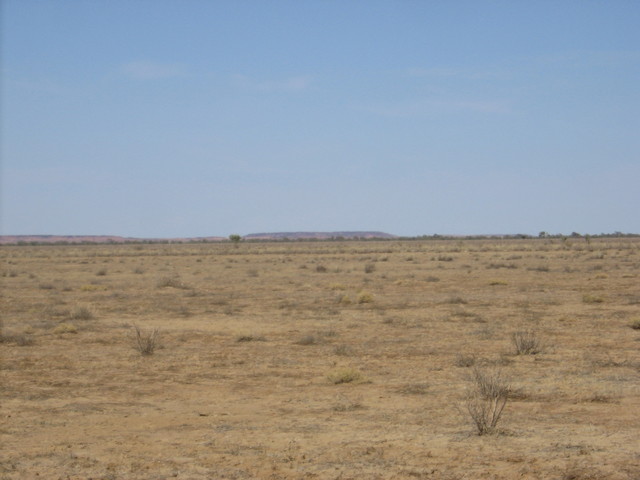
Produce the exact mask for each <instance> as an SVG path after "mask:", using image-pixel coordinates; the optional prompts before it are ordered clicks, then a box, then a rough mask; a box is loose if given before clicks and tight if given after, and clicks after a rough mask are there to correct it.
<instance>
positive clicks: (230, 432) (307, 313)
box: [0, 238, 640, 480]
mask: <svg viewBox="0 0 640 480" xmlns="http://www.w3.org/2000/svg"><path fill="white" fill-rule="evenodd" d="M0 257H1V261H2V262H1V265H2V273H1V275H2V278H1V280H2V296H3V298H2V301H3V306H2V310H3V312H2V318H3V323H4V325H3V330H2V337H1V340H2V342H0V361H1V364H0V381H1V392H0V418H1V422H0V479H33V478H40V479H88V478H92V479H167V478H178V479H311V478H317V479H404V478H407V479H420V478H424V479H514V478H519V479H558V480H579V479H591V480H593V479H638V478H640V417H639V415H638V413H639V412H640V281H639V280H640V239H592V240H591V241H587V240H585V239H584V238H576V239H573V238H571V239H568V240H565V241H562V240H561V239H532V240H524V239H523V240H504V241H501V240H491V241H490V240H462V241H456V240H449V241H435V240H426V241H413V242H401V241H384V242H382V241H381V242H373V241H371V242H308V243H304V242H283V243H241V244H239V245H238V246H234V245H232V244H229V243H220V244H190V245H177V244H176V245H80V246H41V247H38V246H13V247H12V246H3V247H1V248H0ZM134 325H135V326H137V327H138V328H139V330H140V332H141V335H142V337H143V339H144V338H145V337H146V336H148V335H151V334H152V332H153V331H154V330H155V329H158V336H157V338H156V348H155V351H154V352H153V354H151V355H142V354H141V353H140V352H139V351H138V349H137V348H136V345H137V344H136V338H135V329H134ZM634 327H635V328H634ZM517 332H526V333H525V337H524V338H525V339H528V340H530V341H531V343H533V348H532V351H531V352H522V353H521V354H517V352H516V349H517V345H516V343H515V341H514V334H516V333H517ZM474 372H475V373H478V372H480V373H483V372H484V373H485V374H487V375H492V374H496V372H499V373H500V375H501V378H502V379H503V382H504V384H505V385H507V384H508V387H509V388H508V392H509V393H508V401H507V403H506V406H505V407H504V410H503V415H502V417H501V418H500V419H499V421H498V422H497V424H496V425H495V428H493V429H491V431H489V432H487V434H485V435H479V434H478V433H479V431H478V428H477V427H476V425H475V424H474V422H473V421H472V418H471V415H470V413H469V411H468V405H469V404H470V403H469V402H470V401H471V400H470V399H472V398H477V397H478V395H479V394H478V393H477V392H475V390H474V388H475V387H474V382H473V380H472V378H473V376H474Z"/></svg>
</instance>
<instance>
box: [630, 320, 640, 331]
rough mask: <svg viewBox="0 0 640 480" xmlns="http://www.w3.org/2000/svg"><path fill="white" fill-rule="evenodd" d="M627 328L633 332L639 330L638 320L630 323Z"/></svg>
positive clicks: (639, 323) (639, 321)
mask: <svg viewBox="0 0 640 480" xmlns="http://www.w3.org/2000/svg"><path fill="white" fill-rule="evenodd" d="M629 326H630V327H631V328H633V329H634V330H640V318H639V319H637V320H634V321H633V322H631V325H629Z"/></svg>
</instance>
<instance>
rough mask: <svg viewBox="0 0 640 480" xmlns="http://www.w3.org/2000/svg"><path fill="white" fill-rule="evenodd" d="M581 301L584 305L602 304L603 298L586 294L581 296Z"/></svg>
mask: <svg viewBox="0 0 640 480" xmlns="http://www.w3.org/2000/svg"><path fill="white" fill-rule="evenodd" d="M582 301H583V302H584V303H604V297H602V296H600V295H591V294H589V293H586V294H584V295H583V296H582Z"/></svg>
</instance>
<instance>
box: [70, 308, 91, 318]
mask: <svg viewBox="0 0 640 480" xmlns="http://www.w3.org/2000/svg"><path fill="white" fill-rule="evenodd" d="M69 318H70V319H71V320H93V319H94V318H95V314H94V313H93V310H91V308H89V307H86V306H78V307H75V308H74V309H73V310H71V312H70V313H69Z"/></svg>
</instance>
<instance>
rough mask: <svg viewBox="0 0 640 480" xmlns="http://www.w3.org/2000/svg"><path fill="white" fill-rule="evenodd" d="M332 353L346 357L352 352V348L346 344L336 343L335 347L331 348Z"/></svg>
mask: <svg viewBox="0 0 640 480" xmlns="http://www.w3.org/2000/svg"><path fill="white" fill-rule="evenodd" d="M333 353H335V354H336V355H341V356H345V357H346V356H349V355H351V354H353V349H352V348H351V347H349V346H348V345H337V346H336V348H334V349H333Z"/></svg>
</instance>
